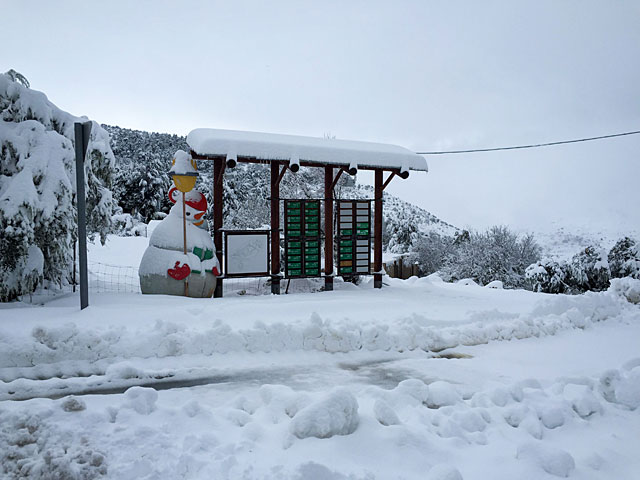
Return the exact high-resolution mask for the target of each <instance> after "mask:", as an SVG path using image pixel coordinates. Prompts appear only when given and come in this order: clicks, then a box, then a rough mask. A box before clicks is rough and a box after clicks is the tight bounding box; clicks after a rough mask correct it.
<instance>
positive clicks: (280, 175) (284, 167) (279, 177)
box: [278, 163, 289, 188]
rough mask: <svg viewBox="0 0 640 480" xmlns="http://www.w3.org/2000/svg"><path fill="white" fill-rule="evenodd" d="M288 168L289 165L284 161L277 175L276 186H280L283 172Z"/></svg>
mask: <svg viewBox="0 0 640 480" xmlns="http://www.w3.org/2000/svg"><path fill="white" fill-rule="evenodd" d="M288 168H289V166H288V165H287V164H286V163H285V164H284V166H283V167H282V170H280V174H279V175H278V188H280V182H281V181H282V177H284V174H285V172H286V171H287V169H288Z"/></svg>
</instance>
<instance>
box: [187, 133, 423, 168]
mask: <svg viewBox="0 0 640 480" xmlns="http://www.w3.org/2000/svg"><path fill="white" fill-rule="evenodd" d="M187 143H188V144H189V147H191V150H192V151H194V152H195V153H197V154H199V155H201V156H205V157H220V156H224V157H227V158H229V157H231V158H238V157H250V158H255V159H258V160H265V161H275V160H284V161H289V162H291V163H294V164H295V163H297V164H299V163H300V162H304V163H307V164H313V163H317V164H321V165H322V164H329V165H331V164H335V165H349V166H350V167H356V168H363V167H370V168H385V169H394V170H395V169H399V170H400V172H407V171H409V170H417V171H424V172H426V171H428V167H427V161H426V160H425V159H424V157H422V156H420V155H418V154H416V153H414V152H412V151H410V150H407V149H406V148H403V147H399V146H397V145H389V144H383V143H371V142H356V141H351V140H336V139H331V138H316V137H303V136H298V135H280V134H273V133H259V132H245V131H237V130H218V129H213V128H198V129H195V130H192V131H191V133H189V135H188V136H187Z"/></svg>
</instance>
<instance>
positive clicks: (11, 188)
mask: <svg viewBox="0 0 640 480" xmlns="http://www.w3.org/2000/svg"><path fill="white" fill-rule="evenodd" d="M14 73H15V72H14ZM18 75H19V74H18ZM22 78H23V77H22ZM25 85H26V84H25V81H21V80H20V78H19V77H18V76H17V75H16V74H14V75H5V74H0V231H2V232H3V234H2V236H1V237H0V300H2V301H7V300H12V299H14V298H16V297H17V296H18V295H21V294H23V293H28V292H30V291H32V290H33V288H34V286H35V283H36V277H38V278H42V279H44V280H48V281H52V282H55V283H58V284H60V283H62V282H63V281H64V280H65V279H66V277H67V276H68V275H69V274H70V272H71V268H72V267H71V257H72V254H73V242H74V239H75V237H76V235H77V232H76V221H75V218H76V207H75V198H74V197H75V155H74V147H73V140H74V125H73V124H74V122H76V121H80V120H82V119H80V118H77V117H74V116H73V115H70V114H68V113H66V112H63V111H62V110H60V109H59V108H57V107H56V106H55V105H54V104H52V103H51V102H49V100H48V99H47V97H46V96H45V95H44V94H43V93H41V92H37V91H34V90H31V89H29V88H28V87H27V86H25ZM112 171H113V154H112V153H111V149H110V147H109V138H108V135H107V133H106V132H105V131H104V130H103V129H101V128H100V127H99V126H98V124H96V123H95V122H94V123H93V128H92V131H91V138H90V141H89V148H88V151H87V160H86V162H85V177H86V186H85V187H86V198H87V231H88V232H89V233H90V234H96V233H97V234H100V236H101V239H102V240H103V241H104V240H105V239H106V235H107V233H108V232H109V229H110V227H111V213H112V201H111V191H110V187H111V176H112V173H113V172H112ZM40 259H42V261H41V260H40Z"/></svg>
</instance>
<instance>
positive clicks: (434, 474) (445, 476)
mask: <svg viewBox="0 0 640 480" xmlns="http://www.w3.org/2000/svg"><path fill="white" fill-rule="evenodd" d="M426 480H463V479H462V475H461V474H460V472H459V471H458V469H457V468H455V467H452V466H451V465H447V464H444V463H438V464H437V465H434V466H433V467H431V469H430V470H429V473H427V477H426Z"/></svg>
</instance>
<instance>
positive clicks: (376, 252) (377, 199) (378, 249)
mask: <svg viewBox="0 0 640 480" xmlns="http://www.w3.org/2000/svg"><path fill="white" fill-rule="evenodd" d="M382 173H383V172H382V170H381V169H379V170H376V171H375V174H374V200H373V202H374V209H375V210H374V212H373V242H374V243H373V270H374V272H373V287H374V288H382V273H381V272H382V191H383V189H384V188H383V186H382Z"/></svg>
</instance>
